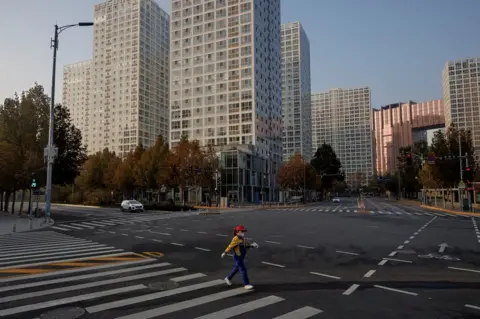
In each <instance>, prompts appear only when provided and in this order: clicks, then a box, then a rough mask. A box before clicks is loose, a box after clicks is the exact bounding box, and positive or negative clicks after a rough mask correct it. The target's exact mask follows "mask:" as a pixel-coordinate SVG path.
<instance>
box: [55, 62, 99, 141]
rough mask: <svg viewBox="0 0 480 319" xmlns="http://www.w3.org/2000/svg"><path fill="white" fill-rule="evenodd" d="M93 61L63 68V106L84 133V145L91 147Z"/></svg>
mask: <svg viewBox="0 0 480 319" xmlns="http://www.w3.org/2000/svg"><path fill="white" fill-rule="evenodd" d="M91 67H92V61H91V60H88V61H83V62H78V63H74V64H69V65H65V66H64V68H63V90H62V91H63V92H62V93H63V104H64V105H65V106H67V107H68V109H69V111H70V116H71V119H72V122H73V124H74V125H75V127H76V128H78V129H79V130H80V131H81V132H82V143H83V144H84V145H89V144H90V140H89V137H90V135H89V132H90V129H89V128H90V127H89V126H90V125H89V124H90V123H89V120H88V118H89V115H90V112H91V109H90V85H91V80H92V78H91Z"/></svg>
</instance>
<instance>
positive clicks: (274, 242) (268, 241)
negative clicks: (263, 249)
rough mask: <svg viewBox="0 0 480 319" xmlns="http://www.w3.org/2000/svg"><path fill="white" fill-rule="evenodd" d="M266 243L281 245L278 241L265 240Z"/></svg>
mask: <svg viewBox="0 0 480 319" xmlns="http://www.w3.org/2000/svg"><path fill="white" fill-rule="evenodd" d="M265 242H266V243H269V244H275V245H280V243H279V242H278V241H271V240H265Z"/></svg>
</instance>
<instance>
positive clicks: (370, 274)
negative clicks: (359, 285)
mask: <svg viewBox="0 0 480 319" xmlns="http://www.w3.org/2000/svg"><path fill="white" fill-rule="evenodd" d="M375 272H376V270H375V269H371V270H369V271H367V273H366V274H365V275H363V277H365V278H370V277H372V275H373V274H374V273H375Z"/></svg>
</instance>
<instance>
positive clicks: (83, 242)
mask: <svg viewBox="0 0 480 319" xmlns="http://www.w3.org/2000/svg"><path fill="white" fill-rule="evenodd" d="M93 244H97V243H94V242H93V241H90V240H75V241H66V242H63V243H61V244H60V243H58V244H47V245H44V244H41V245H38V246H37V245H28V246H17V247H9V248H7V249H0V254H8V253H13V252H18V251H19V250H21V251H22V253H24V254H25V253H27V252H30V251H35V252H38V250H39V249H62V248H68V247H72V246H73V247H79V246H85V245H93Z"/></svg>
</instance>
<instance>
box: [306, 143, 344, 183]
mask: <svg viewBox="0 0 480 319" xmlns="http://www.w3.org/2000/svg"><path fill="white" fill-rule="evenodd" d="M310 164H311V165H312V166H313V168H314V169H315V171H316V172H317V174H318V175H321V176H322V186H321V188H322V190H328V189H331V188H332V185H333V181H334V180H339V181H342V180H344V176H343V174H342V173H341V171H340V169H341V167H342V164H341V163H340V160H339V159H338V158H337V155H336V154H335V151H334V150H333V148H332V147H331V146H330V145H328V144H322V145H321V146H320V147H319V148H318V149H317V151H316V152H315V155H314V156H313V159H312V160H311V162H310Z"/></svg>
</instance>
